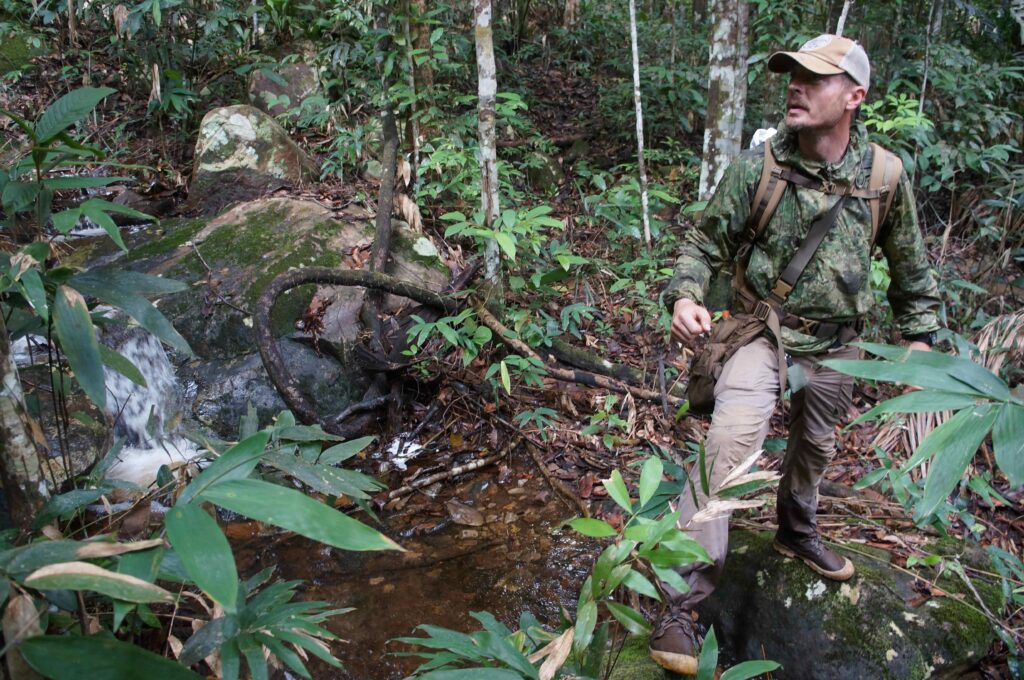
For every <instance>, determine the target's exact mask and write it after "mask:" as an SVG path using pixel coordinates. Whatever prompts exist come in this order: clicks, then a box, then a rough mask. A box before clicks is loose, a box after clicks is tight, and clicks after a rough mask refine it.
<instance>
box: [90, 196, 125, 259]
mask: <svg viewBox="0 0 1024 680" xmlns="http://www.w3.org/2000/svg"><path fill="white" fill-rule="evenodd" d="M86 203H88V201H86ZM79 209H80V210H81V211H82V214H83V215H85V216H86V217H88V218H89V219H90V220H92V221H93V222H95V223H96V224H98V225H99V226H100V227H101V228H102V229H103V231H105V232H107V235H108V236H110V239H111V240H112V241H113V242H114V243H115V244H117V247H118V248H120V249H121V250H123V251H124V252H126V253H127V252H128V246H126V245H125V244H124V239H123V238H121V228H120V227H118V226H117V223H116V222H114V219H113V218H112V217H111V216H110V215H108V214H107V212H106V211H105V210H103V209H102V208H100V207H97V206H86V205H85V203H83V204H82V205H81V206H79Z"/></svg>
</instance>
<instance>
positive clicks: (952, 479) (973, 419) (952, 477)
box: [915, 404, 999, 518]
mask: <svg viewBox="0 0 1024 680" xmlns="http://www.w3.org/2000/svg"><path fill="white" fill-rule="evenodd" d="M998 413H999V409H996V408H994V407H993V406H992V405H989V404H986V405H982V406H975V407H973V408H967V409H964V410H963V411H960V412H959V413H957V414H956V416H954V417H953V418H950V419H949V420H947V421H946V422H945V423H943V424H942V425H940V426H939V427H937V428H935V429H934V430H932V431H931V433H929V435H928V436H927V437H925V440H924V441H923V442H921V446H920V447H919V449H918V450H920V449H923V448H925V446H926V445H927V444H928V443H929V442H928V440H929V439H931V438H932V437H936V438H938V435H939V432H940V430H943V429H950V432H949V433H948V434H947V433H942V434H943V439H944V440H945V442H946V443H945V445H944V446H938V447H937V452H936V454H935V457H934V459H933V460H932V463H931V467H930V468H929V470H928V479H927V481H926V482H925V486H924V497H923V498H922V499H921V503H920V505H918V507H917V512H916V513H915V516H916V517H918V518H923V517H927V516H930V515H931V514H932V513H934V512H935V510H936V509H937V508H938V507H939V504H940V503H942V502H943V501H945V500H946V498H947V497H948V496H949V494H950V492H952V491H953V488H954V487H955V486H956V485H957V483H958V482H959V481H960V479H961V478H962V477H963V476H964V470H966V469H967V465H968V463H970V462H971V459H972V458H974V454H975V453H976V452H977V450H978V447H979V446H981V443H982V442H983V441H985V437H986V436H987V435H988V433H989V430H991V429H992V424H993V423H994V422H995V420H996V416H997V415H998ZM964 414H966V415H964ZM961 415H964V417H963V418H962V419H960V421H959V422H958V423H956V425H957V427H956V429H955V430H954V429H951V428H950V427H949V426H951V425H952V424H953V422H954V420H956V418H957V416H961ZM954 433H955V434H954ZM915 456H916V453H915Z"/></svg>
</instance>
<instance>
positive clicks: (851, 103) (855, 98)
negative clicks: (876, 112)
mask: <svg viewBox="0 0 1024 680" xmlns="http://www.w3.org/2000/svg"><path fill="white" fill-rule="evenodd" d="M847 94H848V98H847V100H846V110H847V111H853V110H854V109H856V108H857V107H858V106H860V105H861V104H863V103H864V98H865V97H867V95H868V91H867V90H865V89H864V86H863V85H854V86H852V87H850V89H848V90H847Z"/></svg>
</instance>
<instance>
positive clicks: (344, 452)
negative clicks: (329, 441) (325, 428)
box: [316, 437, 376, 465]
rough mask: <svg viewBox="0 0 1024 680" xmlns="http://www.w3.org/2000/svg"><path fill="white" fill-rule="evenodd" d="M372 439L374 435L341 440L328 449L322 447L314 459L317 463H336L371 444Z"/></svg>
mask: <svg viewBox="0 0 1024 680" xmlns="http://www.w3.org/2000/svg"><path fill="white" fill-rule="evenodd" d="M374 439H376V437H361V438H359V439H353V440H352V441H348V442H342V443H341V444H337V445H335V446H332V447H331V448H329V449H324V450H323V451H322V452H321V453H320V456H319V457H318V458H317V459H316V462H317V463H318V464H319V465H337V464H338V463H342V462H344V461H346V460H348V459H349V458H351V457H352V456H355V455H356V454H358V453H359V452H360V451H362V450H363V449H365V448H366V447H367V446H369V445H370V444H372V443H373V440H374Z"/></svg>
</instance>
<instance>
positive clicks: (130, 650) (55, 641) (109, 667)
mask: <svg viewBox="0 0 1024 680" xmlns="http://www.w3.org/2000/svg"><path fill="white" fill-rule="evenodd" d="M21 654H22V656H24V657H25V660H26V661H28V663H29V665H30V666H32V668H34V669H35V670H36V671H37V672H38V673H41V674H42V675H44V676H46V677H47V678H53V679H54V680H81V678H96V679H97V680H99V679H101V678H106V679H108V680H113V679H115V678H117V679H119V680H130V679H132V680H133V679H141V678H160V680H200V676H198V675H196V674H195V673H193V672H192V671H190V670H189V669H187V668H185V667H184V666H182V665H181V664H178V663H175V662H174V661H171V660H170V659H165V658H164V657H162V656H157V655H156V654H153V653H152V652H147V651H146V650H144V649H143V648H142V647H140V646H138V645H133V644H129V643H127V642H121V641H120V640H117V639H115V638H113V637H111V636H109V635H94V636H90V637H82V636H78V635H37V636H36V637H31V638H29V639H28V640H25V642H23V643H22V645H21Z"/></svg>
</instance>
